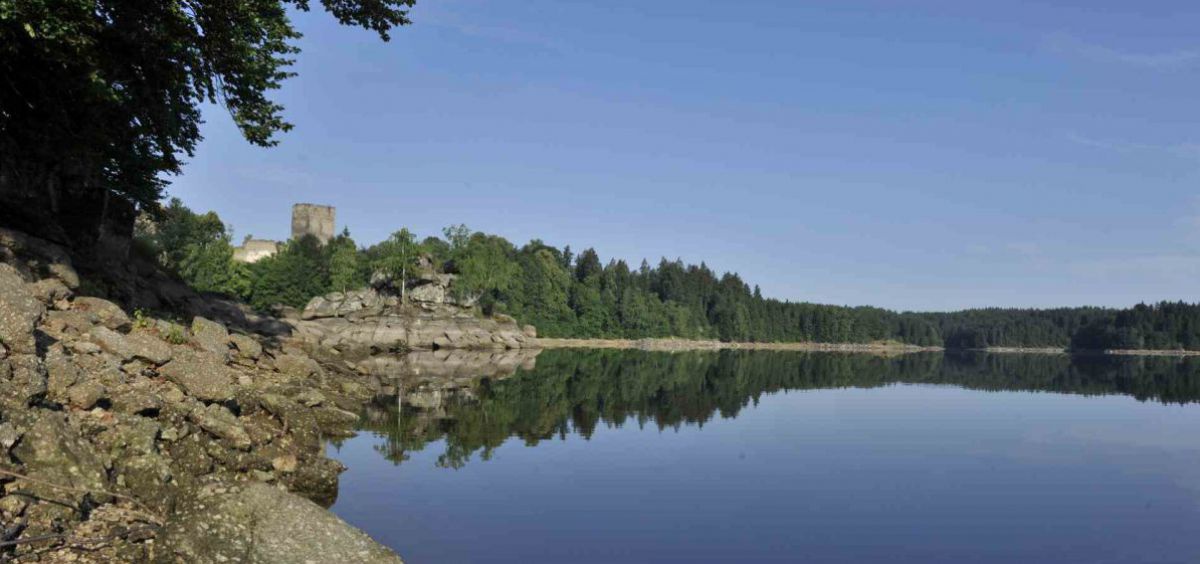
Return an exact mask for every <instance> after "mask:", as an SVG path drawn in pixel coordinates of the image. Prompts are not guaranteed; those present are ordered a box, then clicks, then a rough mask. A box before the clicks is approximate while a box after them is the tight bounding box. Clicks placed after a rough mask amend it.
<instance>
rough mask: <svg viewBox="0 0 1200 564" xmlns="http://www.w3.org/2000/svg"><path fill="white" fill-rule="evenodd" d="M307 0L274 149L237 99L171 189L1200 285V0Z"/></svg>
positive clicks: (729, 256)
mask: <svg viewBox="0 0 1200 564" xmlns="http://www.w3.org/2000/svg"><path fill="white" fill-rule="evenodd" d="M412 17H413V19H414V20H415V24H414V25H413V26H411V27H408V28H405V29H402V30H398V31H397V32H396V33H394V34H393V39H392V41H391V42H390V43H382V42H380V41H379V40H378V38H377V37H376V36H374V35H373V34H371V33H369V32H366V31H363V30H359V29H350V28H341V27H339V26H338V25H337V24H336V23H334V22H333V20H332V18H331V17H329V16H328V15H326V14H324V13H323V12H319V11H314V12H313V13H311V14H298V15H297V23H298V25H299V27H300V29H301V30H302V31H303V32H304V33H305V38H304V39H303V40H302V41H301V42H300V46H301V47H302V48H303V50H304V52H303V53H301V54H300V56H299V61H298V64H297V65H296V69H295V70H296V71H297V72H299V73H300V76H299V77H297V78H294V79H292V80H291V81H289V82H288V83H287V85H286V86H285V88H284V89H283V90H282V91H280V92H279V93H278V94H277V96H276V99H277V100H279V101H280V102H281V103H283V104H284V105H285V106H286V107H287V112H286V115H287V117H288V118H289V119H290V120H291V121H292V122H293V123H295V125H296V128H295V130H293V131H292V132H291V133H289V134H287V135H285V136H283V137H282V139H281V140H282V143H281V144H280V146H278V147H276V148H273V149H261V148H256V147H253V146H251V145H249V144H248V143H246V142H245V141H243V140H242V139H241V138H240V137H239V135H238V132H237V131H236V129H235V128H234V127H233V125H232V123H231V121H230V120H229V118H228V116H227V115H226V114H224V113H223V112H222V111H220V110H217V109H209V111H207V112H206V114H205V116H206V119H207V120H208V123H207V124H206V125H205V128H204V130H203V132H204V135H205V136H206V140H205V141H204V142H203V143H202V144H201V145H200V147H199V150H198V152H197V154H196V156H195V157H194V158H193V159H192V160H191V162H190V163H189V164H188V165H187V166H186V168H185V170H184V174H183V175H182V176H181V177H178V178H177V179H175V184H174V186H173V187H172V188H171V189H170V193H171V194H172V195H175V196H178V197H180V198H182V199H183V200H184V202H185V203H187V204H188V205H190V206H191V207H192V208H194V209H197V210H210V209H211V210H215V211H217V212H218V213H219V214H220V215H221V217H222V218H224V219H225V220H226V222H227V223H230V224H232V226H233V227H234V229H235V238H236V239H237V240H239V241H240V239H241V237H242V236H244V235H246V234H253V235H254V236H256V237H264V238H275V239H285V238H287V236H288V230H289V226H290V223H289V221H290V208H291V204H292V203H293V202H314V203H324V204H330V205H334V206H337V219H338V228H339V230H340V229H341V227H342V226H347V227H349V228H350V231H351V234H352V235H353V236H354V237H355V239H356V240H358V242H359V243H360V244H370V243H374V242H376V241H379V240H381V239H383V238H385V237H386V236H387V235H388V234H389V233H390V232H392V231H395V230H397V229H399V228H400V227H408V228H409V229H411V230H413V231H415V232H417V233H418V234H420V235H422V236H424V235H431V234H439V233H440V230H441V228H442V227H443V226H446V225H449V224H452V223H466V224H467V225H468V226H470V227H471V228H473V229H476V230H481V231H486V232H489V233H496V234H500V235H503V236H505V237H507V238H508V239H509V240H511V241H513V242H514V243H517V244H518V245H520V244H522V243H524V242H526V241H528V240H530V239H531V238H535V237H536V238H541V239H543V240H545V241H546V242H547V243H550V244H553V245H556V246H563V245H567V244H569V245H571V246H572V247H573V248H575V249H577V250H578V249H581V248H584V247H587V246H592V247H595V248H596V250H597V251H598V252H599V253H600V255H601V257H602V258H603V259H604V260H607V259H608V258H611V257H618V258H625V259H626V260H628V261H630V263H631V264H632V265H634V266H636V265H637V264H639V263H640V261H641V259H642V257H647V258H650V259H651V261H652V262H656V261H657V259H658V258H659V257H663V256H666V257H669V258H675V257H679V258H682V259H684V260H685V261H688V262H699V261H701V260H704V261H706V262H707V263H708V265H709V266H710V267H712V268H713V269H714V270H718V271H726V270H731V271H737V272H740V273H741V274H742V276H743V278H744V279H745V280H747V281H748V282H750V283H752V284H753V283H757V284H759V285H760V286H761V287H762V290H763V293H764V294H766V295H768V296H773V297H778V298H784V299H790V300H796V301H814V302H822V303H834V304H849V305H860V304H871V305H880V306H884V307H889V308H895V309H920V310H948V309H957V308H964V307H975V306H986V305H999V306H1036V307H1044V306H1062V305H1083V304H1096V305H1113V306H1123V305H1131V304H1133V303H1137V302H1139V301H1156V300H1161V299H1171V300H1177V299H1183V300H1188V301H1198V300H1200V296H1198V295H1197V294H1198V293H1200V292H1198V282H1200V191H1198V190H1197V180H1198V179H1200V133H1198V130H1197V125H1198V122H1200V112H1198V111H1197V105H1198V104H1200V32H1198V31H1197V30H1198V29H1200V4H1198V3H1196V2H1183V1H1178V2H1126V1H1122V2H1116V1H1100V0H1086V1H1077V2H1066V1H1056V2H961V1H942V2H903V3H901V2H892V1H879V2H853V1H849V0H845V1H842V0H839V1H837V2H832V1H831V2H796V1H792V0H771V1H766V0H743V1H740V2H703V1H700V2H697V1H688V2H684V1H681V0H655V1H653V2H648V1H645V0H640V1H639V0H628V1H621V0H612V1H607V2H602V1H598V0H592V1H584V0H578V1H570V2H564V1H562V0H524V1H522V2H499V1H496V0H491V1H487V0H440V1H433V0H424V1H420V2H419V4H418V6H417V7H416V8H415V9H414V11H413V13H412Z"/></svg>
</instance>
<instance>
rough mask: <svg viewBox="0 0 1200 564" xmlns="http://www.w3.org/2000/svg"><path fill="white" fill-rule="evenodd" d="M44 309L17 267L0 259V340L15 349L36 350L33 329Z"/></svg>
mask: <svg viewBox="0 0 1200 564" xmlns="http://www.w3.org/2000/svg"><path fill="white" fill-rule="evenodd" d="M45 313H46V306H44V305H42V303H41V302H39V301H38V300H37V298H36V297H34V295H33V293H32V292H30V291H29V288H28V287H26V285H25V280H24V279H23V278H21V274H20V273H18V272H17V269H15V268H13V267H12V266H10V265H8V264H4V263H0V343H3V344H4V346H5V347H7V348H8V349H10V350H12V351H13V352H16V353H21V354H34V353H36V352H37V344H36V342H35V341H34V337H33V329H34V327H35V326H36V325H37V322H38V321H39V320H41V318H42V315H43V314H45Z"/></svg>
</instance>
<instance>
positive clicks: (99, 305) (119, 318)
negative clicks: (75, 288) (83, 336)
mask: <svg viewBox="0 0 1200 564" xmlns="http://www.w3.org/2000/svg"><path fill="white" fill-rule="evenodd" d="M74 308H75V310H77V311H84V312H87V313H88V314H90V315H91V316H92V318H93V320H94V321H95V322H96V323H99V324H100V325H103V326H105V327H107V328H109V329H112V330H114V331H124V330H126V329H129V327H130V326H131V325H132V322H131V321H130V320H129V316H128V315H126V314H125V310H123V309H121V306H119V305H117V304H114V303H112V302H110V301H108V300H104V299H100V298H93V297H88V296H84V297H80V298H75V305H74Z"/></svg>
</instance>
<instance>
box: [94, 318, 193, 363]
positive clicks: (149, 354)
mask: <svg viewBox="0 0 1200 564" xmlns="http://www.w3.org/2000/svg"><path fill="white" fill-rule="evenodd" d="M90 336H91V340H92V342H94V343H96V344H97V345H100V348H101V349H104V350H105V351H107V352H109V353H112V354H114V355H116V356H118V357H120V359H121V360H133V359H135V358H138V359H142V360H145V361H147V362H150V363H153V364H155V365H161V364H166V363H167V362H170V360H171V357H172V356H173V355H172V353H171V346H170V345H168V344H167V343H165V342H163V341H162V340H160V339H158V338H157V337H155V336H153V335H150V334H149V333H143V332H140V331H135V332H133V333H130V334H128V335H122V334H120V333H117V332H116V331H113V330H112V329H109V328H107V327H103V326H100V327H96V328H94V329H92V331H91V333H90Z"/></svg>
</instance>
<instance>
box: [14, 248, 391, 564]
mask: <svg viewBox="0 0 1200 564" xmlns="http://www.w3.org/2000/svg"><path fill="white" fill-rule="evenodd" d="M0 235H4V237H0V243H3V242H4V241H9V242H10V244H8V245H0V562H242V561H244V562H304V561H319V562H399V561H400V559H399V557H398V556H397V555H396V554H395V553H393V552H392V551H391V550H389V549H387V548H385V547H383V546H381V545H378V544H377V543H375V542H374V541H372V540H371V539H370V538H368V537H367V536H366V535H365V534H363V533H361V532H360V531H358V530H356V529H354V528H353V527H351V526H349V525H347V524H346V523H344V522H342V521H341V520H340V519H338V518H337V517H336V516H334V515H333V514H332V513H329V512H328V511H327V510H326V509H325V508H326V507H328V506H329V505H331V504H332V503H333V501H334V500H335V499H336V495H337V480H338V474H339V473H340V472H341V471H342V470H343V468H342V467H341V465H340V464H339V463H337V462H335V461H333V460H331V459H329V458H327V457H325V455H324V443H325V440H326V439H327V438H330V437H338V436H347V435H349V434H350V433H352V432H353V430H354V428H355V425H356V423H357V421H358V418H359V415H358V413H359V412H360V410H361V409H362V406H363V405H365V404H366V403H367V402H369V401H370V400H371V399H372V398H374V397H375V395H376V394H377V393H378V390H377V388H378V386H379V378H377V377H374V376H371V375H369V374H365V373H363V372H360V371H356V370H350V369H349V368H348V367H346V366H345V365H344V364H342V365H340V364H339V363H337V362H318V360H317V355H313V354H310V352H309V351H310V349H309V344H310V343H308V342H306V341H304V340H303V339H297V338H293V337H291V336H290V335H289V334H288V333H289V332H288V330H287V327H286V326H285V325H281V324H278V323H275V322H273V321H272V320H269V319H256V318H254V317H253V316H252V315H250V314H248V313H247V312H242V311H239V310H238V309H237V308H236V307H232V306H230V305H229V304H221V303H219V302H215V301H212V300H206V299H204V298H202V297H199V296H195V295H190V296H184V295H183V293H184V292H183V291H182V290H179V289H178V288H174V287H172V288H173V289H172V290H171V291H173V292H177V293H178V296H182V297H183V298H185V299H186V300H187V301H190V303H191V304H192V305H194V306H195V305H200V306H204V309H205V310H207V311H209V312H210V313H211V312H219V313H224V314H227V315H226V316H225V317H224V318H221V317H219V316H217V315H212V317H211V318H210V317H204V316H198V315H197V316H194V317H192V318H190V319H184V318H170V317H161V316H160V317H156V316H153V315H150V314H143V313H142V312H141V311H140V310H139V311H127V310H126V309H124V308H122V307H121V306H119V305H118V304H117V303H114V302H112V301H109V300H106V299H101V298H97V297H89V296H80V295H78V294H79V293H81V292H82V289H81V288H82V287H83V286H84V284H82V283H81V280H80V277H79V275H78V274H77V273H76V272H75V270H74V268H73V267H72V265H71V262H70V260H69V259H68V258H67V257H68V255H67V253H66V252H65V251H63V250H62V249H58V248H56V247H55V246H54V245H52V244H50V243H47V242H44V241H39V240H35V239H32V238H29V237H24V236H20V234H14V233H13V232H7V231H6V232H5V233H0ZM12 241H17V243H19V244H12ZM144 299H148V300H150V301H157V302H158V303H162V297H161V296H159V297H151V298H144ZM256 330H266V331H265V332H256ZM297 531H304V534H302V535H300V534H296V532H297Z"/></svg>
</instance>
